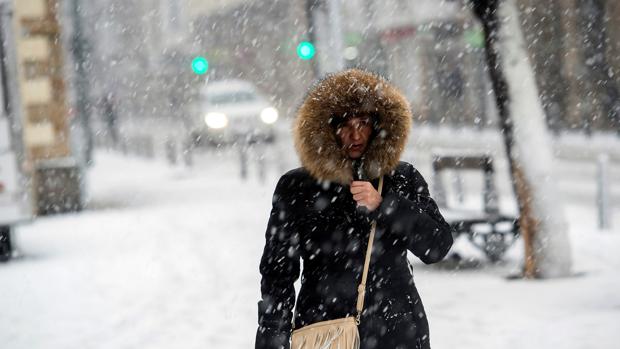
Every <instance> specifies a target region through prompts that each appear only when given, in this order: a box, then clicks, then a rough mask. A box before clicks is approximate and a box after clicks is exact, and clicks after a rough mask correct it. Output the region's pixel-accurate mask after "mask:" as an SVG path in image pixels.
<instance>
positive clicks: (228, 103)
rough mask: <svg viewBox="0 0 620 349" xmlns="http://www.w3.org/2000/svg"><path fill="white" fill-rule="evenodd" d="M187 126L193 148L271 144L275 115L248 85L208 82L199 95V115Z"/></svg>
mask: <svg viewBox="0 0 620 349" xmlns="http://www.w3.org/2000/svg"><path fill="white" fill-rule="evenodd" d="M197 114H198V115H195V116H194V119H193V120H192V122H191V128H192V129H191V131H190V135H191V137H192V140H193V141H194V143H196V144H209V145H225V144H230V143H235V142H237V143H240V142H247V143H255V142H272V141H273V140H274V139H275V130H274V125H275V123H276V122H277V121H278V111H277V110H276V108H274V107H273V106H272V105H271V104H270V103H269V102H268V101H267V99H266V98H265V97H263V96H262V95H261V94H260V93H259V92H258V91H257V89H256V87H255V86H254V85H253V84H252V83H251V82H248V81H244V80H238V79H231V80H220V81H213V82H208V83H207V84H206V85H205V86H204V88H203V89H202V90H201V92H200V101H199V112H198V113H197Z"/></svg>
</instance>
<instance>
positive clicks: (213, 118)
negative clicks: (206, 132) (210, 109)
mask: <svg viewBox="0 0 620 349" xmlns="http://www.w3.org/2000/svg"><path fill="white" fill-rule="evenodd" d="M205 122H206V123H207V126H209V127H210V128H224V127H226V126H227V125H228V118H227V117H226V114H224V113H207V115H205Z"/></svg>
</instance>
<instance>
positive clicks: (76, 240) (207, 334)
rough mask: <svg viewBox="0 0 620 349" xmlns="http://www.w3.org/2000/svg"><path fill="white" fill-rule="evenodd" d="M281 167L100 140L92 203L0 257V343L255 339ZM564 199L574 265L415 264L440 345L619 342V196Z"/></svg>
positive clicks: (240, 342)
mask: <svg viewBox="0 0 620 349" xmlns="http://www.w3.org/2000/svg"><path fill="white" fill-rule="evenodd" d="M250 170H252V168H251V169H250ZM251 174H252V173H251ZM277 178H278V177H277V173H276V171H275V170H271V171H270V172H268V176H267V181H266V182H265V183H264V184H261V183H259V182H258V181H257V180H256V179H255V178H254V177H250V179H249V180H248V181H247V182H242V181H240V180H239V179H238V174H237V168H236V163H235V159H230V158H227V157H226V152H221V153H218V154H211V155H202V156H201V157H198V158H197V160H196V166H195V168H193V169H191V170H188V169H183V168H172V167H170V166H167V165H165V164H163V163H159V162H149V161H145V160H141V159H138V158H124V157H121V156H119V155H116V154H109V153H104V152H103V153H102V152H99V153H97V157H96V165H95V167H94V168H93V169H92V172H91V176H90V179H89V186H90V188H91V196H92V200H91V203H90V208H89V209H88V210H86V211H84V212H81V213H78V214H71V215H63V216H55V217H46V218H39V219H37V220H36V221H35V222H33V223H32V224H29V225H24V226H22V227H20V228H19V229H18V231H17V232H16V236H15V238H16V244H17V247H18V248H19V250H20V253H21V257H20V258H18V259H16V260H14V261H12V262H10V263H8V264H3V265H0V309H1V310H0V347H1V348H10V349H13V348H24V349H25V348H63V349H65V348H106V349H108V348H138V347H139V348H226V349H229V348H230V349H235V348H239V349H241V348H251V347H253V341H254V335H255V331H256V316H257V315H256V314H257V310H256V302H257V300H258V298H259V274H258V262H259V258H260V255H261V253H262V248H263V243H264V240H263V239H264V229H265V227H266V223H267V218H268V214H269V209H270V205H271V195H272V192H273V188H274V186H275V183H276V180H277ZM565 207H566V213H567V217H568V218H569V220H570V224H571V225H570V229H571V231H570V237H571V244H572V248H573V256H574V262H575V263H574V270H575V273H576V274H577V275H578V276H575V277H572V278H566V279H556V280H549V281H524V280H512V281H511V280H507V279H506V278H505V276H506V275H507V274H509V273H510V272H511V271H512V270H514V269H515V268H517V267H518V265H519V262H518V260H519V258H520V249H519V245H516V246H515V247H514V248H513V249H512V250H511V251H510V254H509V259H508V261H507V262H506V263H505V264H504V265H500V266H493V267H490V266H485V267H477V268H472V269H461V270H458V271H455V270H447V269H442V268H437V267H435V266H425V265H423V264H421V263H416V264H415V266H414V267H415V269H416V274H415V280H416V284H417V286H418V288H419V290H420V294H421V296H422V299H423V301H424V304H425V307H426V310H427V313H428V316H429V321H430V325H431V329H430V330H431V341H432V345H433V348H435V349H437V348H457V347H458V348H476V349H480V348H494V349H495V348H556V347H557V348H614V347H616V346H617V344H618V343H620V332H619V331H618V324H620V253H618V251H620V228H618V227H620V210H618V209H616V210H615V211H614V218H615V221H614V222H613V223H614V225H613V226H614V227H616V228H615V229H614V230H613V231H606V232H601V231H597V230H596V228H595V226H596V224H595V223H596V212H595V210H594V209H593V208H592V207H584V206H580V205H572V204H570V203H568V204H567V205H566V206H565Z"/></svg>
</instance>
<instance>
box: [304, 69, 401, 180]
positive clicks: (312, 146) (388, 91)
mask: <svg viewBox="0 0 620 349" xmlns="http://www.w3.org/2000/svg"><path fill="white" fill-rule="evenodd" d="M360 112H366V113H375V114H376V115H378V116H379V125H378V126H379V127H378V128H379V132H378V134H377V136H376V137H374V139H373V140H372V141H371V142H370V143H369V144H368V147H367V148H366V152H365V154H364V162H363V165H362V166H363V170H364V173H365V174H366V176H367V177H368V178H370V179H375V178H377V177H379V176H381V175H384V174H387V173H389V172H390V171H392V170H393V169H395V168H396V165H398V161H399V159H400V156H401V154H402V152H403V150H404V148H405V145H406V143H407V137H408V135H409V129H410V128H411V120H412V114H411V109H410V108H409V103H408V102H407V100H406V99H405V97H404V96H403V95H402V94H401V93H400V92H399V91H398V90H397V89H396V88H395V87H394V86H392V85H391V84H389V83H388V82H387V81H386V80H385V79H384V78H382V77H380V76H378V75H375V74H373V73H369V72H366V71H363V70H359V69H349V70H345V71H343V72H340V73H336V74H331V75H328V76H327V77H325V78H324V79H323V80H321V81H319V82H318V83H316V84H315V85H314V86H313V87H312V88H311V89H310V91H309V92H308V95H307V97H306V99H305V100H304V102H303V103H302V105H301V107H300V108H299V110H298V112H297V118H296V120H295V124H294V126H293V139H294V142H295V149H296V150H297V154H298V155H299V158H300V160H301V163H302V165H303V166H304V167H305V168H306V169H307V170H308V171H309V172H310V174H311V175H312V176H313V177H315V178H316V179H319V180H328V181H333V182H338V183H340V184H344V185H348V184H350V183H351V181H352V180H353V175H352V160H351V159H350V158H349V157H348V156H347V154H346V152H345V151H344V150H343V149H341V148H340V147H339V146H338V141H337V138H336V134H335V132H334V130H333V128H332V127H331V126H330V118H331V117H332V116H333V115H351V113H353V114H355V113H360Z"/></svg>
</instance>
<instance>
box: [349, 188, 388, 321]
mask: <svg viewBox="0 0 620 349" xmlns="http://www.w3.org/2000/svg"><path fill="white" fill-rule="evenodd" d="M382 190H383V176H381V178H380V179H379V189H378V191H379V195H381V191H382ZM376 229H377V221H376V220H373V221H372V226H371V227H370V236H369V237H368V247H367V248H366V259H365V260H364V271H363V273H362V282H361V283H360V285H359V286H358V287H357V307H356V310H357V315H356V316H355V322H356V323H357V324H358V325H359V324H360V318H361V316H362V310H363V309H364V296H365V295H366V279H367V278H368V267H369V266H370V256H371V254H372V243H373V241H374V240H375V230H376Z"/></svg>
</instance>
